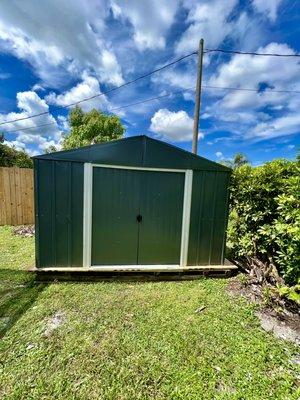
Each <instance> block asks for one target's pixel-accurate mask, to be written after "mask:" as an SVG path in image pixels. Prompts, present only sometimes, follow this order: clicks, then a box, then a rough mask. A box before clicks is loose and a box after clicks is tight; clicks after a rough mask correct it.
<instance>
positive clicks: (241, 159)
mask: <svg viewBox="0 0 300 400" xmlns="http://www.w3.org/2000/svg"><path fill="white" fill-rule="evenodd" d="M221 164H223V165H226V167H229V168H232V169H236V168H238V167H241V166H242V165H247V164H250V162H249V160H248V159H247V157H246V156H245V155H244V154H242V153H236V154H235V156H234V157H233V160H223V161H221Z"/></svg>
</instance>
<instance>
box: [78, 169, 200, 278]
mask: <svg viewBox="0 0 300 400" xmlns="http://www.w3.org/2000/svg"><path fill="white" fill-rule="evenodd" d="M97 167H100V168H115V169H132V170H141V171H159V172H181V173H184V174H185V179H184V195H183V210H182V228H181V247H180V264H178V265H175V264H174V265H116V266H112V265H107V266H106V265H99V266H97V265H91V263H92V218H93V216H92V201H93V168H97ZM192 187H193V170H191V169H170V168H147V167H131V166H125V165H107V164H93V163H84V184H83V190H84V194H83V267H84V268H93V269H94V268H97V269H99V270H112V269H113V270H118V269H119V270H122V271H123V270H136V269H138V270H149V269H154V270H160V269H161V270H165V269H176V268H178V269H182V268H185V267H186V265H187V258H188V245H189V232H190V215H191V200H192Z"/></svg>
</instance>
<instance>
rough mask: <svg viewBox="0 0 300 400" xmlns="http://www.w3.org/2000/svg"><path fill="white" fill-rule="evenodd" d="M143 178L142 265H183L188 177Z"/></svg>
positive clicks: (145, 173) (158, 174) (172, 174)
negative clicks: (181, 255) (185, 183)
mask: <svg viewBox="0 0 300 400" xmlns="http://www.w3.org/2000/svg"><path fill="white" fill-rule="evenodd" d="M142 175H143V176H142V182H141V189H142V190H141V203H140V213H141V215H142V217H143V219H142V221H141V222H140V224H139V251H138V264H150V265H151V264H179V263H180V245H181V226H182V212H183V193H184V174H183V173H177V172H156V171H155V172H153V171H143V172H142Z"/></svg>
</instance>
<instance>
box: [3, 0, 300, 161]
mask: <svg viewBox="0 0 300 400" xmlns="http://www.w3.org/2000/svg"><path fill="white" fill-rule="evenodd" d="M201 37H203V38H204V40H205V47H207V48H210V49H211V48H222V49H235V50H242V51H250V52H253V51H255V52H268V53H285V54H294V53H300V48H299V47H300V42H299V38H300V2H299V1H297V0H252V1H239V0H226V1H224V0H198V1H194V0H181V1H180V0H151V1H149V0H143V1H140V0H127V1H126V0H89V1H85V2H83V1H82V0H73V1H72V6H71V3H70V2H69V1H67V0H43V1H41V2H37V1H35V0H26V1H23V2H22V1H18V0H2V1H1V14H0V87H1V90H0V122H6V121H9V120H12V119H18V118H22V117H26V116H28V115H31V114H36V113H39V112H44V111H49V112H50V113H49V114H47V115H43V116H40V117H36V118H32V119H28V120H23V121H17V122H14V123H8V124H4V125H1V130H2V131H3V132H4V134H5V139H6V143H8V144H9V145H11V146H15V147H16V148H18V149H20V148H23V149H26V150H27V151H28V152H29V153H30V154H31V155H36V154H40V153H43V152H45V150H46V149H47V148H48V147H49V146H50V145H56V146H57V147H58V148H59V146H60V142H61V138H62V135H63V134H64V133H65V132H67V131H68V122H67V113H68V111H67V110H66V109H59V110H57V109H55V106H63V105H66V104H69V103H73V102H75V101H78V100H81V99H82V98H85V97H89V96H92V95H94V94H96V93H99V92H105V91H107V90H109V89H111V88H113V87H115V86H118V85H120V84H122V83H123V82H125V81H127V80H131V79H133V78H135V77H137V76H139V75H143V74H144V73H147V72H149V71H151V70H153V69H155V68H157V67H159V66H161V65H163V64H165V63H167V62H169V61H172V60H173V59H176V58H178V57H180V56H182V55H185V54H188V53H190V52H193V51H195V50H196V49H197V48H198V42H199V39H200V38H201ZM196 61H197V57H196V56H193V57H190V58H188V59H187V60H185V61H182V62H180V63H178V64H177V65H176V66H174V67H172V68H168V69H165V70H164V71H162V72H160V73H158V74H155V75H153V76H152V77H149V78H146V79H144V80H141V81H139V82H138V83H137V84H134V85H130V86H127V87H125V88H123V89H120V90H117V91H115V92H113V93H111V94H109V95H106V96H101V97H98V98H96V99H94V100H92V101H89V102H85V103H82V107H83V108H84V110H89V109H91V108H93V107H96V108H99V109H101V110H103V111H105V112H111V110H112V109H113V108H117V107H120V106H123V105H127V104H130V103H133V102H136V101H140V100H144V99H147V98H150V97H154V96H160V95H164V94H168V96H167V97H165V98H163V99H160V100H156V101H153V102H148V103H145V104H140V105H136V106H133V107H128V108H124V109H120V110H118V111H116V113H118V115H119V116H120V117H121V119H122V121H123V123H124V125H125V126H126V136H132V135H137V134H147V135H149V136H152V137H155V138H158V139H162V140H165V141H167V142H170V143H172V144H175V145H177V146H179V147H182V148H184V149H187V150H190V149H191V136H192V125H193V120H192V118H193V111H194V101H193V98H194V92H193V88H194V87H195V79H196V76H195V74H196ZM203 85H204V86H218V87H234V88H252V89H257V90H258V91H257V92H250V91H249V92H247V91H233V90H220V89H208V88H204V89H203V95H202V107H201V123H200V138H199V151H198V153H199V154H200V155H202V156H205V157H207V158H210V159H212V160H221V159H222V158H226V159H227V158H231V157H232V156H233V155H234V154H235V153H237V152H243V153H244V154H246V155H247V156H248V158H249V159H250V160H251V162H252V163H253V164H254V165H258V164H261V163H263V162H265V161H268V160H272V159H273V158H277V157H285V158H293V157H295V155H296V153H297V150H298V149H299V146H300V135H299V133H300V111H299V110H300V94H299V93H275V92H274V93H270V91H268V90H265V89H275V90H279V91H280V90H291V91H300V59H299V58H296V57H295V58H293V57H288V58H283V57H282V58H279V57H254V56H248V55H247V56H246V55H228V54H223V55H222V54H220V53H211V54H208V55H205V58H204V73H203ZM178 92H179V93H178ZM48 123H52V124H51V125H48V126H45V127H41V128H32V129H31V127H34V126H37V125H42V124H48ZM26 128H30V129H26ZM22 129H23V130H22ZM10 131H14V132H10Z"/></svg>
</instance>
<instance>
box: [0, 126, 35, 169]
mask: <svg viewBox="0 0 300 400" xmlns="http://www.w3.org/2000/svg"><path fill="white" fill-rule="evenodd" d="M0 167H19V168H32V167H33V162H32V160H31V158H30V157H29V155H28V154H27V153H26V152H25V151H24V150H16V149H15V148H14V147H9V146H8V145H7V144H5V143H4V135H3V134H1V133H0Z"/></svg>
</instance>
